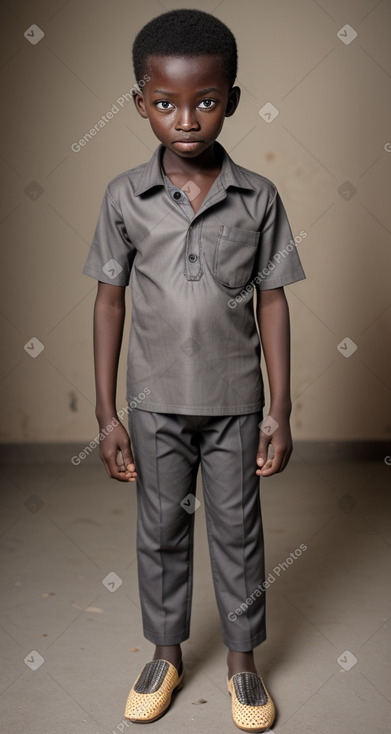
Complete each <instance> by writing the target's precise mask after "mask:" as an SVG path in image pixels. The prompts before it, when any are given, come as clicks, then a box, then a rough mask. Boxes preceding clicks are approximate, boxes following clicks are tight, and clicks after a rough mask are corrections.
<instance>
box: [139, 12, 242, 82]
mask: <svg viewBox="0 0 391 734" xmlns="http://www.w3.org/2000/svg"><path fill="white" fill-rule="evenodd" d="M132 55H133V67H134V73H135V79H136V82H139V80H141V79H142V78H143V76H144V75H145V73H146V71H147V69H146V66H147V64H146V61H147V57H148V56H200V55H210V56H212V55H213V56H221V57H222V60H223V69H224V73H225V74H226V76H227V78H228V81H229V84H230V86H231V87H232V86H233V84H234V82H235V79H236V74H237V69H238V51H237V46H236V40H235V36H234V35H233V33H232V32H231V31H230V29H229V28H228V27H227V26H226V25H225V24H224V23H223V22H222V21H221V20H219V19H218V18H215V17H214V15H210V13H204V12H203V11H202V10H187V9H180V10H170V11H169V12H168V13H163V14H162V15H158V16H157V17H156V18H153V19H152V20H151V21H149V23H147V24H146V25H145V26H144V27H143V28H141V30H140V31H139V32H138V34H137V36H136V38H135V40H134V43H133V49H132Z"/></svg>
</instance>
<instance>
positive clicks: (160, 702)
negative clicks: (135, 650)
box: [124, 660, 185, 723]
mask: <svg viewBox="0 0 391 734" xmlns="http://www.w3.org/2000/svg"><path fill="white" fill-rule="evenodd" d="M179 669H180V670H181V673H180V674H179V673H178V670H177V669H176V667H175V665H172V664H171V663H169V662H168V660H152V661H151V662H150V663H146V665H144V667H143V669H142V671H141V673H140V675H139V677H138V678H137V680H136V682H135V683H134V685H133V687H132V688H131V691H130V693H129V695H128V698H127V701H126V706H125V713H124V716H125V718H126V719H130V721H134V722H139V723H146V722H149V721H156V719H159V718H160V716H163V714H164V713H165V712H166V711H167V709H168V707H169V705H170V703H171V697H172V694H173V692H174V691H175V690H177V691H179V690H180V689H181V688H182V686H183V677H184V675H185V671H184V668H183V663H181V667H180V668H179Z"/></svg>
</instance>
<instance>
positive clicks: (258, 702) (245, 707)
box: [227, 672, 276, 732]
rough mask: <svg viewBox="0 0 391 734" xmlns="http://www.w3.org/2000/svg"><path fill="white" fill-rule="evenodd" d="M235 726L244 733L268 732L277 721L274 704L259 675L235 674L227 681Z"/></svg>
mask: <svg viewBox="0 0 391 734" xmlns="http://www.w3.org/2000/svg"><path fill="white" fill-rule="evenodd" d="M227 686H228V690H229V692H230V694H231V698H232V718H233V721H234V724H236V726H237V727H238V728H239V729H242V730H243V731H253V732H256V731H257V732H258V731H266V729H269V727H271V726H272V724H273V722H274V719H275V715H276V712H275V708H274V703H273V701H272V699H271V697H270V695H269V693H268V691H267V689H266V686H265V684H264V682H263V680H262V678H261V677H260V676H259V675H257V673H249V672H245V673H235V675H233V676H232V678H230V679H228V680H227Z"/></svg>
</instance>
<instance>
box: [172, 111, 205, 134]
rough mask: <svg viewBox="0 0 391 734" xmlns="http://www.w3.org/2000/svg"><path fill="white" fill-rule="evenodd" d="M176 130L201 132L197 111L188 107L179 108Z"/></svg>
mask: <svg viewBox="0 0 391 734" xmlns="http://www.w3.org/2000/svg"><path fill="white" fill-rule="evenodd" d="M175 128H176V130H186V131H188V130H199V129H200V124H199V122H198V120H197V117H196V112H195V110H192V109H190V108H188V107H185V108H182V107H181V108H178V112H177V117H176V121H175Z"/></svg>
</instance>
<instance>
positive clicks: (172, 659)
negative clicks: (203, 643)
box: [153, 644, 182, 673]
mask: <svg viewBox="0 0 391 734" xmlns="http://www.w3.org/2000/svg"><path fill="white" fill-rule="evenodd" d="M153 659H154V660H168V662H169V663H171V664H172V665H174V666H175V667H176V668H177V670H178V672H179V673H181V670H182V650H181V646H180V644H178V645H156V646H155V653H154V656H153Z"/></svg>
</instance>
